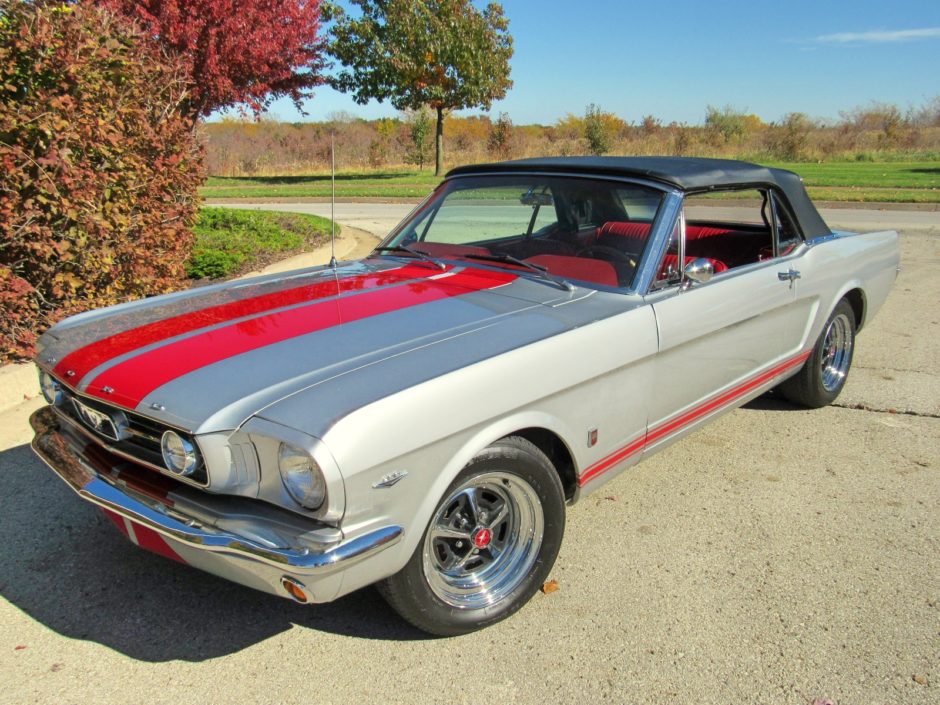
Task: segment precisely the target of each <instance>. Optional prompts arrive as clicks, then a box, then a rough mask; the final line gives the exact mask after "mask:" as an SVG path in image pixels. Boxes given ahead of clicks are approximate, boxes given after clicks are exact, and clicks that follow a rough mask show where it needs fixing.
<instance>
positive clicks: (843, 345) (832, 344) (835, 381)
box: [820, 313, 854, 392]
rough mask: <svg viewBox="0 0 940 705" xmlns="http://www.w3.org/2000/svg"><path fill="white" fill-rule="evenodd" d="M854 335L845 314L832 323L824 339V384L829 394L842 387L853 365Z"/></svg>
mask: <svg viewBox="0 0 940 705" xmlns="http://www.w3.org/2000/svg"><path fill="white" fill-rule="evenodd" d="M853 342H854V335H853V332H852V324H851V323H850V322H849V318H848V316H847V315H846V314H844V313H839V314H838V315H836V316H835V317H834V318H833V319H832V320H831V321H829V327H828V328H827V329H826V333H825V337H824V338H823V346H822V359H821V360H820V366H821V372H822V384H823V387H825V389H826V391H827V392H834V391H836V390H838V389H840V388H841V387H842V384H843V382H844V381H845V377H846V375H847V374H848V372H849V365H851V364H852V345H853Z"/></svg>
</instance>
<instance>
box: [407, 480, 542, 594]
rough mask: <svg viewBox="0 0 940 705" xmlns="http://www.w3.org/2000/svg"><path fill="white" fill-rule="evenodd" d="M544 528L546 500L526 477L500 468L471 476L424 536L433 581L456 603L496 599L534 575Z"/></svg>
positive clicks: (436, 588)
mask: <svg viewBox="0 0 940 705" xmlns="http://www.w3.org/2000/svg"><path fill="white" fill-rule="evenodd" d="M544 532H545V515H544V511H543V508H542V503H541V502H540V500H539V496H538V494H537V493H536V491H535V490H534V489H533V487H532V486H531V485H530V484H529V483H528V482H527V481H526V480H524V479H522V478H521V477H519V476H518V475H515V474H508V473H501V472H488V473H485V474H481V475H476V476H473V477H470V478H469V479H467V480H466V481H465V482H464V483H463V484H461V485H460V486H458V487H457V488H456V489H455V490H453V492H452V493H451V494H450V496H449V497H447V499H445V500H444V501H443V502H442V503H441V505H440V507H439V508H438V511H437V513H436V514H435V516H434V519H433V520H432V521H431V525H430V527H429V529H428V532H427V534H426V536H425V539H424V550H423V561H424V575H425V576H426V579H427V581H428V585H429V587H430V588H431V591H432V592H433V593H434V594H435V595H436V596H437V597H438V598H440V599H441V600H442V601H443V602H445V603H446V604H448V605H450V606H451V607H456V608H458V609H467V610H473V609H480V608H483V607H488V606H490V605H495V604H496V603H498V602H500V601H501V600H503V599H504V598H506V597H507V596H508V595H510V594H511V593H512V592H513V591H514V590H515V589H516V588H517V587H518V586H519V585H520V583H522V582H523V581H524V580H525V579H526V577H527V576H528V575H529V572H530V570H531V568H532V566H533V564H534V563H535V561H536V559H537V558H538V556H539V551H540V549H541V546H542V540H543V535H544Z"/></svg>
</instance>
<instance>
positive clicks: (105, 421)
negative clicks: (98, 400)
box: [72, 399, 127, 441]
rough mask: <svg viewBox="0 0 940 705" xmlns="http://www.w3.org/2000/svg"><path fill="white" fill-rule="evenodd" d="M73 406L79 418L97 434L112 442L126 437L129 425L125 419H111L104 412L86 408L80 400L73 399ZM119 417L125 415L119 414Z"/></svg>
mask: <svg viewBox="0 0 940 705" xmlns="http://www.w3.org/2000/svg"><path fill="white" fill-rule="evenodd" d="M72 404H74V405H75V411H77V412H78V415H79V417H81V419H82V421H84V422H85V425H86V426H88V428H90V429H91V430H92V431H94V432H95V433H98V434H100V435H102V436H104V437H105V438H109V439H111V440H112V441H120V440H122V439H123V438H124V437H125V435H126V431H125V429H126V426H127V424H126V422H125V421H124V419H122V418H111V416H109V415H108V414H106V413H104V412H103V411H98V410H97V409H92V408H91V407H90V406H86V405H85V404H83V403H82V402H80V401H78V399H73V400H72ZM118 416H123V414H118Z"/></svg>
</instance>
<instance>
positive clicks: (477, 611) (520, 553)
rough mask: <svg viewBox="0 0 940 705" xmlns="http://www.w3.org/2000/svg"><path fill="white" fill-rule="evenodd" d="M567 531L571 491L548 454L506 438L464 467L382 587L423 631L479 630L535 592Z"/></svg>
mask: <svg viewBox="0 0 940 705" xmlns="http://www.w3.org/2000/svg"><path fill="white" fill-rule="evenodd" d="M564 529H565V499H564V491H563V489H562V486H561V481H560V480H559V478H558V474H557V473H556V472H555V469H554V467H553V466H552V464H551V461H549V459H548V458H547V457H546V456H545V454H544V453H542V452H541V451H540V450H539V449H538V448H536V447H535V446H534V445H533V444H532V443H530V442H529V441H526V440H525V439H523V438H519V437H509V438H504V439H502V440H500V441H497V442H496V443H494V444H493V445H492V446H490V447H489V448H487V449H486V450H484V451H482V452H480V453H479V454H478V455H477V456H476V457H475V458H474V459H473V460H472V461H471V462H470V463H469V464H468V465H467V467H465V468H464V469H463V470H462V471H461V472H460V474H459V475H458V476H457V477H456V479H455V480H454V482H453V483H452V484H451V486H450V488H449V489H448V490H447V492H446V493H445V494H444V497H443V498H442V499H441V501H440V502H439V503H438V505H437V507H436V509H435V511H434V516H433V517H432V519H431V522H430V524H429V525H428V527H427V529H426V530H425V533H424V536H423V537H422V539H421V542H420V543H419V544H418V546H417V548H416V549H415V552H414V553H413V554H412V556H411V558H410V559H409V561H408V563H407V564H406V565H405V567H404V568H403V569H402V570H401V571H400V572H399V573H397V574H396V575H393V576H392V577H391V578H388V579H387V580H385V581H383V582H382V583H380V584H379V590H380V592H381V593H382V594H383V596H384V597H385V599H386V600H387V601H388V602H389V604H390V605H391V606H392V607H393V608H394V609H395V610H396V611H397V612H398V613H399V614H400V615H401V616H402V617H404V618H405V619H406V620H408V621H409V622H411V623H412V624H413V625H415V626H416V627H418V628H419V629H421V630H423V631H426V632H429V633H431V634H437V635H440V636H454V635H457V634H465V633H467V632H471V631H474V630H476V629H481V628H483V627H486V626H489V625H490V624H493V623H494V622H498V621H500V620H501V619H505V618H506V617H508V616H510V615H511V614H513V613H514V612H516V611H517V610H518V609H519V608H520V607H522V606H523V605H524V604H525V603H526V602H528V601H529V599H530V598H531V597H532V595H533V594H535V591H536V590H538V588H539V586H540V585H541V584H542V583H543V582H544V581H545V579H546V578H547V577H548V573H549V571H550V570H551V568H552V565H554V563H555V557H556V556H557V555H558V549H559V548H560V546H561V539H562V536H563V534H564Z"/></svg>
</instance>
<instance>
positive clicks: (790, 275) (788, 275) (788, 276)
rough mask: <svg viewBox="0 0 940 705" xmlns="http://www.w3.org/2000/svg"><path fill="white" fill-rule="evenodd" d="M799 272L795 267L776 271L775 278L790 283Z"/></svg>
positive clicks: (797, 277) (798, 275) (798, 276)
mask: <svg viewBox="0 0 940 705" xmlns="http://www.w3.org/2000/svg"><path fill="white" fill-rule="evenodd" d="M800 276H801V275H800V273H799V272H798V271H796V270H795V269H788V270H787V271H786V272H777V279H779V280H780V281H782V282H790V283H791V284H792V283H793V282H794V281H795V280H796V279H799V278H800Z"/></svg>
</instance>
